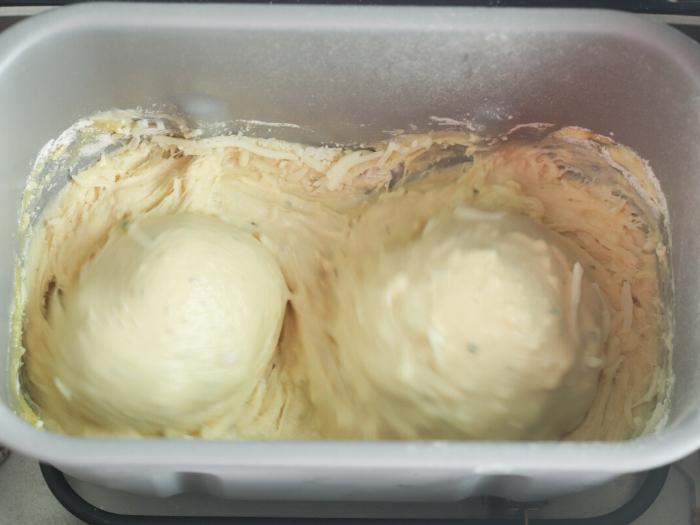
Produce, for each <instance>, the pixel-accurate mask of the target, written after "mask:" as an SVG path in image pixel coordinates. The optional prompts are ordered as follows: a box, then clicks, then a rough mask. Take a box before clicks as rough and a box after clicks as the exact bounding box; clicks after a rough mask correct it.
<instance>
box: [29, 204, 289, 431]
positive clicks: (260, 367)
mask: <svg viewBox="0 0 700 525" xmlns="http://www.w3.org/2000/svg"><path fill="white" fill-rule="evenodd" d="M287 298H288V292H287V288H286V285H285V282H284V278H283V277H282V273H281V271H280V268H279V266H278V264H277V262H276V261H275V259H274V257H273V256H272V255H271V254H270V252H269V250H268V249H267V248H265V246H264V245H263V244H262V243H261V242H260V241H259V240H257V239H256V238H254V237H253V236H252V235H251V234H249V233H247V232H242V231H240V230H238V229H236V228H235V227H232V226H230V225H229V224H226V223H225V222H223V221H221V220H219V219H216V218H213V217H208V216H205V215H194V214H180V215H165V216H146V217H141V218H138V219H136V220H134V221H125V222H124V223H122V224H121V225H119V226H118V227H117V228H115V230H114V231H113V232H112V234H111V235H110V238H109V240H108V241H107V243H106V244H105V246H104V247H102V248H101V249H100V250H99V251H98V253H97V254H96V255H95V257H94V258H93V259H92V260H90V261H88V262H87V263H86V264H85V266H84V267H83V268H82V269H81V271H80V274H79V276H78V279H77V280H76V282H74V283H71V285H69V286H66V287H64V288H62V290H61V292H60V293H55V292H54V293H53V294H52V295H51V297H50V298H49V302H48V305H47V316H48V323H49V327H50V333H49V334H48V338H47V346H48V348H47V352H46V353H45V354H44V359H41V360H38V361H33V362H32V367H31V369H30V373H31V379H32V382H33V383H34V384H41V385H45V386H48V387H49V390H48V391H46V390H43V391H41V392H40V393H39V395H38V396H37V402H39V403H41V404H42V406H45V407H46V410H47V412H49V413H50V414H51V415H52V416H53V417H54V418H56V419H57V420H58V421H59V422H60V424H61V425H63V426H65V428H67V429H75V428H76V426H79V425H80V422H81V421H99V422H100V425H101V426H102V427H103V428H105V429H108V430H112V431H121V432H124V430H125V429H128V430H132V431H134V432H136V433H139V434H144V435H149V434H150V435H157V434H159V433H161V432H163V429H171V430H172V431H175V432H182V433H188V432H195V431H197V430H198V429H199V428H200V427H202V426H203V425H206V424H207V423H210V422H211V421H215V420H217V419H219V418H221V417H222V416H224V415H227V414H240V413H241V412H242V411H244V410H245V409H246V403H247V402H248V400H249V399H250V397H251V394H252V392H253V390H254V389H255V388H256V386H257V385H258V383H259V382H260V378H261V377H263V375H264V371H265V370H266V369H267V368H269V367H270V366H271V363H272V358H273V354H274V351H275V347H276V346H277V340H278V337H279V332H280V327H281V325H282V318H283V314H284V309H285V305H286V303H287Z"/></svg>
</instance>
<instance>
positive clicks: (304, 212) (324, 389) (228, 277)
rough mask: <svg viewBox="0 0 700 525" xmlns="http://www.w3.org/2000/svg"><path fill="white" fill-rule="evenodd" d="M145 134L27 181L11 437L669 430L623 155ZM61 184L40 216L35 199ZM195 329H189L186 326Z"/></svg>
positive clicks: (639, 219) (661, 282)
mask: <svg viewBox="0 0 700 525" xmlns="http://www.w3.org/2000/svg"><path fill="white" fill-rule="evenodd" d="M155 120H157V119H155ZM155 120H145V121H144V120H143V119H141V117H140V116H138V115H137V116H134V115H133V114H130V113H119V114H108V115H102V116H98V117H95V118H94V119H92V120H91V121H90V122H89V123H87V124H86V123H81V125H80V126H79V127H78V128H77V129H76V130H74V131H75V134H76V135H77V137H78V138H77V139H76V142H75V145H71V146H66V145H65V144H61V143H60V141H59V144H58V145H57V146H56V148H55V150H52V152H51V153H50V158H49V160H50V162H47V163H45V164H41V163H39V164H38V166H39V167H40V170H39V172H38V173H37V174H36V177H35V178H34V179H32V180H31V181H30V184H29V185H28V188H27V192H26V194H25V202H24V207H23V215H22V218H21V225H22V226H21V228H22V229H21V231H20V234H21V238H22V240H23V241H24V242H26V246H27V251H26V260H25V259H21V260H20V263H19V266H18V276H19V278H18V279H17V289H16V301H15V307H14V313H13V338H14V339H13V341H14V351H13V354H12V355H13V361H12V373H13V374H15V375H16V377H21V378H22V380H21V382H20V384H19V386H18V392H19V393H18V397H19V399H20V406H23V408H22V415H23V416H24V417H26V418H27V419H28V420H30V421H32V422H34V423H35V424H37V425H41V424H45V425H46V427H47V428H50V429H52V430H57V431H61V432H66V433H69V434H76V435H130V436H151V435H165V436H193V437H203V438H235V439H336V438H343V439H368V438H402V439H404V438H416V439H440V438H457V439H471V438H479V439H560V438H561V439H579V440H599V439H604V440H621V439H628V438H631V437H634V436H638V435H641V434H643V433H646V432H650V431H651V430H653V429H654V428H655V427H656V426H657V425H658V424H659V422H660V421H662V420H663V414H664V406H665V405H664V401H665V398H666V383H665V378H666V370H667V368H666V360H665V358H666V355H667V349H668V343H667V340H668V339H667V338H666V334H667V328H668V327H669V326H670V321H669V319H668V317H667V316H666V312H669V311H670V309H668V308H665V306H664V303H663V301H662V295H663V292H664V290H665V282H666V280H665V279H666V278H667V273H666V270H665V269H666V268H667V265H666V258H667V256H668V253H667V247H666V245H665V244H664V242H663V235H662V228H663V220H662V219H663V210H664V208H663V205H662V204H663V202H662V198H661V197H659V194H658V193H657V192H655V189H654V188H653V184H651V183H650V182H649V181H652V180H653V177H652V176H650V174H649V173H648V170H647V168H646V166H645V164H644V163H643V161H641V159H639V157H637V156H636V155H635V154H634V153H633V152H631V151H630V150H629V149H627V148H624V147H622V146H619V145H617V144H615V143H614V142H612V141H610V140H609V139H607V138H605V137H601V136H598V135H595V134H593V133H590V132H587V131H585V130H580V129H576V128H566V129H562V130H559V131H557V132H554V133H550V134H548V135H545V136H538V137H535V138H527V137H525V138H520V139H518V138H516V137H514V136H511V137H508V140H504V141H495V142H493V143H486V142H484V141H483V140H482V139H480V138H479V137H476V136H474V135H472V134H469V133H464V132H461V131H441V132H432V133H428V134H416V135H410V134H408V135H400V136H396V137H393V138H391V139H390V140H388V141H386V142H382V143H378V144H375V145H373V146H372V147H371V148H358V149H353V150H346V149H343V148H335V147H311V146H304V145H301V144H294V143H289V142H282V141H276V140H263V139H255V138H249V137H244V136H220V137H213V138H206V139H193V138H182V136H183V135H184V136H187V134H188V133H189V131H188V130H187V129H186V128H184V127H182V128H178V129H175V130H169V129H168V126H170V125H173V121H172V120H165V121H160V120H158V121H157V122H156V121H155ZM163 122H165V124H163ZM168 134H175V135H178V136H177V137H175V136H168ZM111 143H115V144H119V145H120V146H119V147H114V148H113V150H111V151H110V152H109V153H106V154H104V155H102V156H100V157H99V158H97V159H91V160H90V161H89V162H88V161H87V160H86V159H84V158H82V157H81V155H83V152H91V151H95V144H97V145H100V146H101V145H104V144H111ZM51 155H53V156H51ZM59 159H60V162H58V160H59ZM71 159H73V160H75V162H76V165H75V166H72V165H71V164H70V162H72V161H71ZM54 161H55V162H54ZM66 163H67V165H68V166H69V167H72V168H74V169H72V171H69V172H68V173H66V171H65V170H63V169H62V166H63V167H65V166H66ZM85 166H87V167H85ZM42 169H44V170H49V171H48V172H46V171H42ZM54 169H55V170H57V171H55V172H51V170H54ZM66 176H69V182H68V183H67V184H65V186H64V187H63V188H62V190H61V191H60V192H59V193H58V194H57V195H56V196H55V198H53V199H52V200H51V202H50V204H49V205H48V206H46V207H44V208H43V211H42V212H41V215H40V216H39V217H38V218H37V217H36V216H35V215H34V210H35V209H37V206H36V204H37V203H41V199H38V200H36V201H35V200H33V190H34V191H35V190H36V188H47V191H48V192H49V193H50V189H51V187H52V184H54V183H58V182H60V183H63V181H65V179H66ZM657 208H658V209H660V210H661V214H659V213H655V211H654V210H656V209H657ZM494 213H496V215H493V214H494ZM153 239H160V240H156V241H153ZM153 242H155V244H152V243H153ZM161 243H162V244H161ZM156 247H158V249H157V250H155V248H156ZM152 248H153V249H154V250H155V251H153V250H152ZM161 249H162V251H161ZM158 254H161V255H163V256H167V257H165V259H164V258H162V257H161V255H158ZM166 259H169V260H171V261H172V262H171V263H170V262H168V263H166V262H165V260H166ZM137 268H139V269H141V273H139V271H136V269H137ZM160 268H163V270H162V271H161V270H159V269H160ZM130 269H133V270H134V271H133V272H132V271H131V270H130ZM194 269H196V270H197V271H198V272H199V278H200V279H203V280H202V281H196V282H198V283H199V282H201V283H203V284H202V288H199V284H197V286H198V288H196V289H195V288H192V283H190V282H189V280H188V279H189V277H190V276H191V271H192V270H194ZM205 270H206V271H205ZM579 279H580V286H578V285H577V283H578V281H579ZM81 281H82V282H81ZM139 285H142V287H143V290H144V295H143V296H141V295H139V294H134V293H133V292H134V290H137V289H138V286H139ZM188 290H191V291H193V293H192V294H190V295H188ZM205 290H211V291H212V293H209V292H207V293H204V291H205ZM224 290H230V291H231V293H224ZM146 291H147V292H146ZM195 291H196V292H197V293H194V292H195ZM577 291H578V292H580V293H578V292H577ZM199 292H202V294H200V295H198V294H199ZM202 297H204V300H205V301H207V303H208V304H209V305H210V306H211V307H209V306H207V307H206V310H207V311H208V312H209V314H208V315H204V314H203V313H202V312H203V310H198V308H199V306H198V305H199V303H198V301H199V300H200V299H202ZM387 297H389V298H390V301H391V304H387V303H386V301H387ZM476 297H480V298H481V299H480V300H482V301H484V302H483V303H482V304H479V305H476V304H475V303H474V301H475V300H476V299H475V298H476ZM663 299H666V297H663ZM242 304H245V307H242V306H241V305H242ZM285 305H286V306H285ZM575 305H578V306H575ZM166 306H167V307H170V308H171V314H172V315H173V316H175V317H169V316H166V315H164V313H163V312H164V308H165V307H166ZM126 307H128V311H127V310H126ZM190 307H191V309H192V312H199V313H197V314H196V315H195V314H193V315H194V317H195V319H196V323H183V322H181V320H182V318H183V317H184V316H185V314H184V310H187V309H189V308H190ZM183 309H184V310H183ZM90 312H92V313H90ZM178 312H180V314H179V315H180V317H179V319H178V317H177V315H178ZM556 313H559V314H560V315H558V316H557V315H555V314H556ZM574 313H575V315H574ZM467 314H468V315H467ZM88 315H91V316H92V317H93V319H88ZM188 315H189V314H188ZM85 319H87V322H84V320H85ZM505 323H509V324H510V325H511V326H510V328H506V327H505ZM280 325H281V328H280ZM168 330H169V332H168ZM606 334H607V337H606ZM278 336H279V337H278ZM149 340H150V341H159V342H160V343H159V344H156V343H151V342H150V341H149ZM379 343H381V344H379ZM470 344H471V345H474V346H470ZM195 347H196V349H195ZM470 349H471V350H473V351H470ZM59 385H60V386H59ZM20 387H21V388H20ZM22 403H24V405H22Z"/></svg>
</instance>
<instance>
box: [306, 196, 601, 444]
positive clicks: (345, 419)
mask: <svg viewBox="0 0 700 525" xmlns="http://www.w3.org/2000/svg"><path fill="white" fill-rule="evenodd" d="M391 227H393V226H392V223H391V221H390V220H389V221H388V224H387V228H386V231H389V229H390V228H391ZM379 229H380V228H377V225H376V224H374V226H373V227H372V225H369V224H368V227H367V228H363V226H362V224H360V225H359V226H358V228H357V229H356V231H355V233H354V235H355V237H356V239H357V242H356V243H355V246H360V247H361V246H363V245H367V244H372V243H371V242H370V243H367V242H366V240H367V239H368V238H369V237H370V236H372V235H375V236H376V233H373V232H376V231H377V230H379ZM363 239H364V241H362V240H363ZM350 244H351V245H353V243H352V242H351V243H350ZM379 245H380V243H375V246H379ZM384 246H387V248H386V249H384V250H380V251H378V252H377V251H372V252H369V253H362V251H361V249H360V251H359V252H354V253H350V254H349V256H348V257H347V258H346V260H345V261H344V262H343V263H342V264H339V265H338V267H337V271H338V282H337V288H336V290H335V293H336V297H337V305H338V312H337V314H336V315H335V319H334V321H333V323H332V325H331V336H332V339H334V340H335V344H336V347H335V348H334V349H333V351H332V352H330V353H329V354H328V355H330V356H332V361H333V362H332V363H331V364H326V365H325V366H320V367H317V368H316V370H315V371H313V367H312V372H313V376H312V385H313V392H314V399H315V400H316V401H317V402H319V403H320V404H321V405H322V406H324V407H325V412H324V418H325V419H326V421H327V424H328V428H330V429H334V430H332V432H335V433H337V434H338V435H339V436H345V437H351V436H356V437H363V438H368V439H377V438H379V439H437V438H453V439H465V438H466V439H496V440H505V439H511V440H516V439H555V438H559V437H562V436H563V435H564V434H566V433H567V432H568V431H570V430H572V429H574V428H575V427H576V426H577V425H578V424H579V423H580V422H581V421H582V419H583V418H584V416H585V414H586V412H587V410H588V409H589V407H590V405H591V403H592V400H593V397H594V395H595V393H596V388H597V382H598V377H599V372H600V368H601V365H602V355H603V347H604V344H605V341H606V338H607V331H608V327H607V324H608V323H607V319H606V307H605V305H604V304H603V301H602V299H601V296H600V294H599V292H598V290H597V289H596V287H595V286H593V285H592V284H591V283H590V282H589V281H588V279H587V278H586V275H585V271H584V270H583V266H582V265H581V263H580V262H579V260H581V259H578V258H577V256H576V249H575V248H574V247H573V246H572V245H570V244H569V242H568V241H567V240H566V239H564V238H562V237H561V236H558V235H555V234H553V233H552V232H550V231H548V230H547V229H546V228H545V227H543V226H541V225H540V224H538V223H535V222H534V221H532V220H530V219H528V218H525V217H521V216H515V215H507V214H504V213H487V212H482V211H478V210H475V209H470V208H458V209H456V210H454V211H450V212H447V213H443V214H441V215H439V216H437V217H434V218H432V219H431V220H429V221H428V222H427V224H426V225H425V227H424V228H422V229H418V230H417V231H416V232H415V233H414V234H413V238H411V239H408V240H405V242H400V243H396V242H394V243H391V242H389V243H385V244H384ZM581 261H582V260H581ZM325 359H326V361H327V362H328V357H326V358H325ZM320 362H323V358H322V360H321V361H320ZM333 367H337V369H338V372H337V373H335V374H333V373H332V371H330V369H331V368H333ZM325 399H328V400H331V402H325V401H324V400H325Z"/></svg>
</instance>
